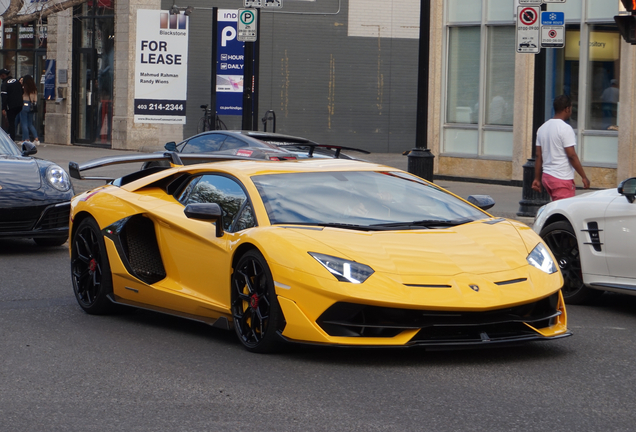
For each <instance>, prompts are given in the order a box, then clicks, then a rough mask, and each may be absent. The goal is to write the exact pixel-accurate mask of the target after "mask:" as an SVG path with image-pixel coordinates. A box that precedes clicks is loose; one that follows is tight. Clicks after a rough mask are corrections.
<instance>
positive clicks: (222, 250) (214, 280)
mask: <svg viewBox="0 0 636 432" xmlns="http://www.w3.org/2000/svg"><path fill="white" fill-rule="evenodd" d="M177 195H178V196H176V198H177V200H178V202H176V203H174V204H172V205H171V206H175V207H176V208H168V207H163V208H161V209H160V210H159V211H158V212H157V215H158V216H160V217H163V218H164V223H160V224H158V231H159V232H158V237H159V238H160V239H161V241H160V244H161V245H163V246H162V250H161V255H162V257H163V259H164V263H165V266H166V270H167V273H168V274H169V275H170V277H169V278H168V280H167V281H166V282H165V283H164V286H163V287H162V288H164V289H165V288H167V289H170V290H172V291H173V292H174V293H175V294H176V295H177V296H178V297H182V300H183V301H172V302H171V305H163V307H168V308H173V307H174V306H175V305H179V304H183V305H184V307H186V308H188V310H182V312H187V313H192V314H195V315H205V309H206V308H211V309H214V310H225V311H229V308H230V276H231V272H232V253H233V248H234V247H235V245H236V244H237V238H238V236H240V235H241V232H243V231H244V230H246V229H248V228H251V227H254V226H256V219H255V216H254V212H253V211H252V205H251V201H250V200H249V198H248V195H247V193H246V192H245V189H244V188H243V186H242V185H241V183H240V182H239V181H238V180H236V179H234V178H232V177H229V176H226V175H222V174H205V175H199V176H196V177H193V178H191V179H190V180H189V181H188V182H187V184H186V185H185V186H184V187H183V189H182V191H180V192H179V193H178V194H177ZM191 203H216V204H219V206H220V207H221V209H222V210H223V222H222V223H223V229H224V231H225V232H224V235H223V236H222V237H216V228H215V224H214V223H212V222H209V221H201V220H196V219H188V218H187V217H186V216H185V214H184V212H183V210H184V209H185V206H186V205H188V204H191ZM188 299H197V300H199V301H200V302H201V303H203V304H201V305H200V306H199V309H198V310H192V305H191V304H189V302H188V301H187V300H188Z"/></svg>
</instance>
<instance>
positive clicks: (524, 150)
mask: <svg viewBox="0 0 636 432" xmlns="http://www.w3.org/2000/svg"><path fill="white" fill-rule="evenodd" d="M534 57H535V56H534V55H533V54H519V53H517V54H515V106H514V114H513V115H514V117H513V122H512V123H513V127H512V139H513V147H512V180H523V166H524V164H525V163H526V162H527V161H528V159H529V158H530V157H531V156H532V107H533V106H534V103H533V101H534V96H533V95H534Z"/></svg>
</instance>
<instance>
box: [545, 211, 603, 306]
mask: <svg viewBox="0 0 636 432" xmlns="http://www.w3.org/2000/svg"><path fill="white" fill-rule="evenodd" d="M539 235H540V236H541V238H542V239H543V241H544V242H545V243H546V244H547V245H548V247H549V248H550V250H551V251H552V254H553V255H554V257H555V258H556V261H557V264H558V265H559V268H560V269H561V273H562V274H563V288H562V289H561V292H562V293H563V299H564V300H565V302H566V303H568V304H584V303H589V302H590V301H592V300H594V299H595V298H597V297H598V296H600V295H601V294H603V291H601V290H596V289H592V288H589V287H587V286H585V284H584V283H583V273H582V271H581V257H580V254H579V244H578V242H577V239H576V233H575V232H574V228H572V225H570V223H569V222H568V221H558V222H553V223H551V224H550V225H547V226H545V227H544V228H543V229H542V230H541V233H540V234H539Z"/></svg>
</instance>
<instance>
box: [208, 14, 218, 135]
mask: <svg viewBox="0 0 636 432" xmlns="http://www.w3.org/2000/svg"><path fill="white" fill-rule="evenodd" d="M218 10H219V8H217V7H213V8H212V73H211V78H210V80H211V83H210V107H209V108H210V110H211V112H213V113H214V119H213V120H212V125H211V126H212V129H213V130H214V129H216V68H217V64H216V58H217V55H218V53H217V46H216V43H217V41H216V38H217V34H218V33H217V32H218V31H219V14H218Z"/></svg>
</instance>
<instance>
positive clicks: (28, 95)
mask: <svg viewBox="0 0 636 432" xmlns="http://www.w3.org/2000/svg"><path fill="white" fill-rule="evenodd" d="M20 81H22V88H23V89H24V93H23V94H22V111H20V123H21V124H22V139H23V140H24V141H30V139H29V138H30V136H29V131H30V132H31V135H33V143H34V144H40V140H39V139H38V131H37V130H36V129H35V126H34V125H33V114H34V113H35V111H36V110H35V109H34V107H37V101H38V88H37V87H36V85H35V81H34V80H33V77H32V76H31V75H25V76H23V77H22V78H20Z"/></svg>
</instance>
